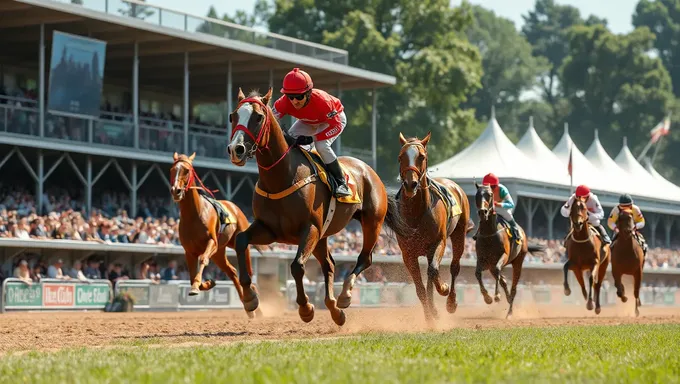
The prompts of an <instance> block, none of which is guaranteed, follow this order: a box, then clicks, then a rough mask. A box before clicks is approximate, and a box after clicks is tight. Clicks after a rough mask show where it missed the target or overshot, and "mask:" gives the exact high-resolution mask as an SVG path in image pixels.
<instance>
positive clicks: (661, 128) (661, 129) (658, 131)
mask: <svg viewBox="0 0 680 384" xmlns="http://www.w3.org/2000/svg"><path fill="white" fill-rule="evenodd" d="M670 130H671V118H670V116H669V117H666V118H665V119H663V121H662V122H660V123H659V124H657V125H656V126H655V127H654V128H652V130H651V131H649V134H650V135H651V136H652V139H651V142H652V144H654V143H656V142H657V141H659V139H660V138H661V137H662V136H666V135H668V133H669V132H670Z"/></svg>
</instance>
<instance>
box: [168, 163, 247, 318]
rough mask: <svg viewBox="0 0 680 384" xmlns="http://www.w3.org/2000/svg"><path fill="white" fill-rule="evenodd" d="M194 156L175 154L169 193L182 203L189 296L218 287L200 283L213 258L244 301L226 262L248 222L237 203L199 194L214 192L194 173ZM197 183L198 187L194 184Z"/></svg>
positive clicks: (181, 228) (181, 232) (181, 231)
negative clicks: (230, 249) (219, 210)
mask: <svg viewBox="0 0 680 384" xmlns="http://www.w3.org/2000/svg"><path fill="white" fill-rule="evenodd" d="M194 157H196V154H195V153H194V154H192V155H191V156H186V155H183V154H182V155H178V154H177V152H175V154H174V155H173V160H174V163H173V164H172V167H171V168H170V183H171V185H172V187H171V188H170V192H171V194H172V198H173V200H174V201H175V202H177V203H178V204H179V213H180V220H179V239H180V242H181V243H182V247H183V248H184V257H185V260H186V263H187V267H188V269H189V275H190V276H191V279H192V282H191V291H190V292H189V296H195V295H198V291H199V290H200V291H207V290H210V289H212V288H213V287H214V286H215V281H214V280H208V281H206V282H203V283H202V282H201V276H203V269H204V268H205V267H206V266H207V265H208V263H210V259H212V260H213V261H214V262H215V264H217V266H218V267H219V268H220V269H221V270H222V271H223V272H224V273H225V274H226V275H227V276H229V278H230V279H231V280H232V281H233V282H234V286H235V287H236V291H238V295H239V297H240V298H241V301H243V289H242V288H241V284H240V283H239V280H238V277H236V269H235V268H234V267H233V266H232V265H231V264H230V263H229V260H227V253H226V247H227V246H228V247H229V248H232V249H233V248H234V244H235V239H236V235H238V234H239V233H241V232H243V231H244V230H245V229H246V228H247V227H248V219H246V217H245V215H244V214H243V212H241V209H239V207H237V206H236V205H235V204H234V203H232V202H230V201H226V200H219V201H218V200H214V199H212V201H211V200H208V198H207V196H205V195H203V196H202V195H200V194H199V193H198V191H199V190H203V191H205V192H207V193H209V194H210V195H212V192H210V191H209V190H208V189H207V188H205V186H203V183H202V182H201V179H200V178H199V177H198V175H197V174H196V171H195V170H194V167H193V161H194ZM196 183H198V184H199V185H195V184H196ZM217 204H219V205H221V206H218V205H217ZM218 209H221V210H223V211H222V212H223V214H222V215H220V214H219V213H218ZM220 216H222V220H220V218H221V217H220ZM244 253H245V259H246V263H245V264H246V267H247V269H248V271H249V272H250V273H252V265H251V262H250V251H249V250H248V249H247V248H246V249H245V252H244ZM197 264H198V271H196V267H197ZM246 312H247V313H248V316H249V317H251V318H252V317H253V316H254V313H253V312H252V311H248V310H247V309H246Z"/></svg>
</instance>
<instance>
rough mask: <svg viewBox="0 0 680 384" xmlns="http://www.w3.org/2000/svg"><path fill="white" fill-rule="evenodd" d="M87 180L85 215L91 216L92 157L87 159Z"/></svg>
mask: <svg viewBox="0 0 680 384" xmlns="http://www.w3.org/2000/svg"><path fill="white" fill-rule="evenodd" d="M86 173H87V175H86V177H87V179H86V181H85V195H86V199H87V215H88V216H90V215H92V186H93V184H94V183H93V182H92V156H88V157H87V171H86Z"/></svg>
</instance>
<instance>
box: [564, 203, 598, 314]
mask: <svg viewBox="0 0 680 384" xmlns="http://www.w3.org/2000/svg"><path fill="white" fill-rule="evenodd" d="M569 220H570V221H571V231H570V233H569V235H567V240H566V241H565V246H566V247H567V258H568V259H567V262H566V263H564V294H565V295H567V296H569V295H571V289H569V283H568V282H567V274H568V273H569V270H572V271H573V272H574V274H575V275H576V280H578V283H579V285H580V286H581V292H582V293H583V298H584V299H587V300H588V302H587V304H586V308H587V309H588V310H589V311H592V309H593V297H592V294H593V287H594V288H595V313H596V314H598V315H599V314H600V311H601V308H600V287H602V281H604V276H605V273H606V272H607V266H609V247H606V249H605V250H604V256H603V255H602V254H601V252H602V240H601V239H600V238H599V237H598V236H599V235H598V232H597V230H596V229H595V228H594V227H592V226H591V225H590V223H589V222H588V208H587V207H586V204H585V203H584V202H583V201H582V200H580V199H576V200H574V203H573V204H572V205H571V210H570V211H569ZM584 270H588V271H590V289H589V290H588V293H587V294H586V287H585V283H584V281H583V271H584Z"/></svg>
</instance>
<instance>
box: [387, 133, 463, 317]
mask: <svg viewBox="0 0 680 384" xmlns="http://www.w3.org/2000/svg"><path fill="white" fill-rule="evenodd" d="M399 140H400V141H401V145H402V147H401V151H400V152H399V176H400V177H401V180H402V186H401V189H400V190H399V192H398V195H399V196H398V202H399V213H400V215H401V216H402V217H403V218H404V219H405V221H406V223H407V224H408V225H409V226H410V227H411V228H413V229H414V230H415V232H416V233H417V234H418V235H417V236H399V235H397V241H398V242H399V248H400V249H401V255H402V258H403V259H404V264H405V265H406V269H408V272H409V274H410V275H411V278H412V279H413V283H414V284H415V286H416V293H417V294H418V298H419V299H420V302H421V303H422V304H423V309H424V310H425V318H426V319H428V320H431V319H432V318H436V317H437V310H436V309H435V307H434V301H433V285H434V288H436V289H437V292H438V293H439V294H440V295H442V296H446V295H448V298H447V302H446V309H447V310H448V311H449V312H450V313H453V312H455V311H456V307H457V305H458V304H457V303H456V290H455V282H456V277H457V276H458V273H459V272H460V258H461V256H462V255H463V251H464V250H465V234H466V233H467V232H469V231H470V230H471V229H472V228H473V227H474V224H472V222H471V221H470V205H469V202H468V199H467V196H466V195H465V192H463V190H462V189H461V188H460V186H458V184H456V183H454V182H453V181H451V180H448V179H444V178H435V179H430V178H429V177H428V176H427V143H428V142H429V141H430V134H429V133H428V134H427V136H425V138H424V139H423V140H418V138H410V139H405V138H404V135H402V134H401V133H400V134H399ZM447 238H450V239H451V247H452V249H453V260H452V261H451V287H449V285H448V284H446V283H443V282H441V280H440V277H439V264H440V263H441V261H442V257H443V256H444V251H445V250H446V239H447ZM420 256H425V257H427V263H428V267H427V295H426V293H425V287H424V286H423V279H422V277H421V275H420V266H419V265H418V258H419V257H420Z"/></svg>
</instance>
